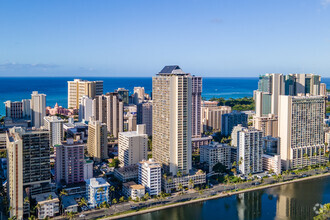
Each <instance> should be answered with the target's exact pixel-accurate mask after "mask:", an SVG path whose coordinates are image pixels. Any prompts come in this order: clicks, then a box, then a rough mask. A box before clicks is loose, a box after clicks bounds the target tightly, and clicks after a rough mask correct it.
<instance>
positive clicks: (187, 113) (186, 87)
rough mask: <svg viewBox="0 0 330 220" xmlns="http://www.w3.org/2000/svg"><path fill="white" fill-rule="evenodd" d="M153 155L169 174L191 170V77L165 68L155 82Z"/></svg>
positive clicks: (174, 69)
mask: <svg viewBox="0 0 330 220" xmlns="http://www.w3.org/2000/svg"><path fill="white" fill-rule="evenodd" d="M152 91H153V109H152V128H153V131H152V132H153V134H152V138H153V141H152V156H153V158H154V159H155V160H156V161H157V162H160V163H161V164H162V166H163V169H164V171H165V172H166V173H171V174H172V175H175V174H176V173H177V172H178V171H180V172H181V173H182V174H188V173H189V170H190V169H191V157H192V156H191V137H192V135H191V129H192V126H191V109H192V108H191V96H192V81H191V75H189V74H187V73H184V72H183V71H182V69H181V68H180V67H179V66H165V67H164V68H163V69H162V71H161V72H159V73H158V74H157V76H155V77H153V79H152Z"/></svg>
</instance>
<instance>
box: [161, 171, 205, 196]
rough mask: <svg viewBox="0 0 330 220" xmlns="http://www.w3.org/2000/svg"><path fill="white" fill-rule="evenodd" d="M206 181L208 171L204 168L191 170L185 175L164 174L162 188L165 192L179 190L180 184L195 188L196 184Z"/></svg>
mask: <svg viewBox="0 0 330 220" xmlns="http://www.w3.org/2000/svg"><path fill="white" fill-rule="evenodd" d="M205 183H206V173H205V172H203V171H202V170H198V171H196V170H191V171H190V173H189V175H184V176H180V177H179V176H166V177H164V176H163V179H162V188H163V190H164V192H166V193H170V192H171V191H172V190H174V189H175V190H179V188H180V187H179V186H180V185H181V186H182V187H188V188H193V187H194V186H196V185H201V184H205Z"/></svg>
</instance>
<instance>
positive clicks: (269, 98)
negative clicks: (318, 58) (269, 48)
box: [254, 73, 324, 117]
mask: <svg viewBox="0 0 330 220" xmlns="http://www.w3.org/2000/svg"><path fill="white" fill-rule="evenodd" d="M320 81H321V77H320V76H319V75H314V74H289V75H285V76H284V75H283V74H275V73H272V74H265V75H263V76H260V77H259V83H258V90H257V91H254V98H255V102H256V116H257V117H262V116H265V115H268V114H274V115H278V108H279V106H278V103H279V96H280V95H290V96H297V95H298V94H300V95H307V94H309V95H321V93H324V88H323V90H321V89H322V88H321V84H320Z"/></svg>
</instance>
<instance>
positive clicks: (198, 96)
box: [191, 76, 202, 137]
mask: <svg viewBox="0 0 330 220" xmlns="http://www.w3.org/2000/svg"><path fill="white" fill-rule="evenodd" d="M191 79H192V96H191V106H192V109H191V126H192V129H191V133H192V137H201V102H202V77H200V76H192V77H191Z"/></svg>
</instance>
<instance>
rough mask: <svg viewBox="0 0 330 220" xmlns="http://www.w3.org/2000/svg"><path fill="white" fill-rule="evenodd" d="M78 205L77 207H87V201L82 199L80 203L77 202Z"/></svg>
mask: <svg viewBox="0 0 330 220" xmlns="http://www.w3.org/2000/svg"><path fill="white" fill-rule="evenodd" d="M78 205H79V206H80V207H84V206H87V205H88V203H87V200H86V199H85V198H84V197H82V198H81V199H80V201H79V202H78Z"/></svg>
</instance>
